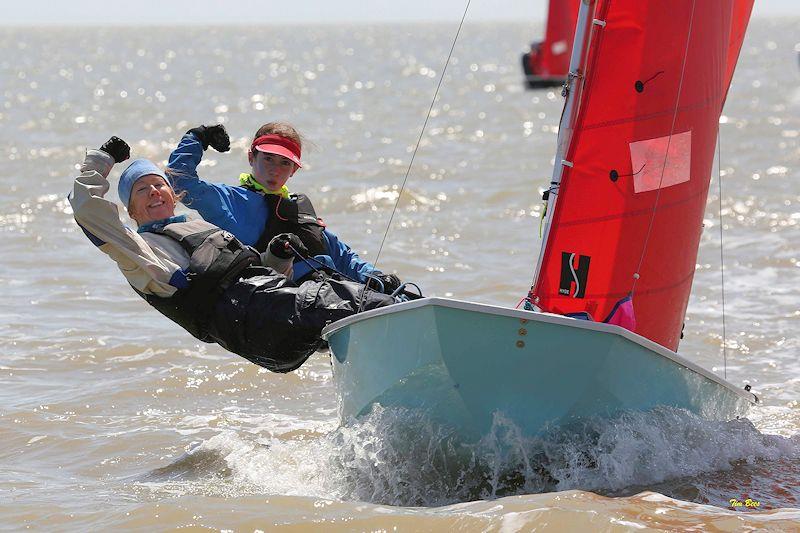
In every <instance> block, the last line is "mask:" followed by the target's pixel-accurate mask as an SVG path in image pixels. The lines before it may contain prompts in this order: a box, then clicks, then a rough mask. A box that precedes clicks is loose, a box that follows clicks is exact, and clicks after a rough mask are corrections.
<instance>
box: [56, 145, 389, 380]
mask: <svg viewBox="0 0 800 533" xmlns="http://www.w3.org/2000/svg"><path fill="white" fill-rule="evenodd" d="M129 155H130V148H129V147H128V145H127V144H126V143H125V141H123V140H121V139H119V138H117V137H112V138H111V139H109V140H108V141H107V142H106V143H105V144H103V146H102V147H100V149H99V150H88V151H87V153H86V159H85V160H84V162H83V165H82V166H81V172H80V175H79V176H78V177H77V178H75V183H74V190H73V193H72V194H71V195H70V196H69V201H70V204H71V205H72V209H73V212H74V217H75V220H76V221H77V222H78V225H79V226H80V227H81V228H82V229H83V231H84V233H86V235H87V237H89V239H90V240H91V241H92V242H93V243H94V244H95V245H96V246H98V247H99V248H100V249H101V250H102V251H103V252H105V253H106V254H108V255H109V256H110V257H111V258H112V259H113V260H114V261H115V262H116V263H117V266H118V267H119V269H120V270H121V271H122V273H123V275H124V276H125V278H126V279H127V281H128V283H130V285H131V286H132V287H133V289H134V290H135V291H136V292H137V293H138V294H139V295H140V296H142V298H144V299H145V300H146V301H147V302H148V303H149V304H151V305H152V306H153V307H155V308H156V309H157V310H158V311H160V312H161V313H163V314H164V315H166V316H167V317H168V318H170V319H171V320H173V321H175V322H176V323H178V324H179V325H180V326H182V327H183V328H184V329H186V330H187V331H188V332H189V333H191V334H192V335H194V336H195V337H196V338H198V339H200V340H202V341H204V342H216V343H217V344H219V345H221V346H223V347H224V348H225V349H227V350H229V351H231V352H234V353H236V354H238V355H241V356H242V357H245V358H246V359H248V360H250V361H252V362H254V363H256V364H258V365H261V366H264V367H266V368H268V369H269V370H272V371H274V372H289V371H292V370H294V369H296V368H298V367H299V366H300V365H302V364H303V362H305V360H306V359H307V358H308V357H309V356H310V355H311V354H312V353H313V352H314V351H315V350H316V349H317V348H319V347H320V346H321V345H322V344H323V341H322V339H321V338H320V332H321V331H322V328H323V327H325V325H327V324H329V323H331V322H334V321H336V320H339V319H341V318H344V317H346V316H349V315H352V314H354V313H355V312H356V309H358V308H359V304H360V305H361V308H362V309H374V308H377V307H383V306H386V305H389V304H392V303H394V301H395V300H394V299H393V298H391V297H390V296H386V295H383V294H379V293H376V292H374V291H365V290H364V287H363V286H362V285H360V284H357V283H352V282H342V281H335V280H327V281H307V282H305V283H303V284H302V285H300V286H297V284H295V283H294V282H292V281H291V280H290V279H287V278H286V277H285V276H284V275H282V274H279V273H278V272H276V270H275V269H274V268H283V267H282V266H281V262H282V260H285V259H286V258H291V257H292V256H293V252H292V250H293V249H294V250H298V249H299V250H300V251H302V250H303V246H302V244H301V243H300V242H299V240H298V239H297V237H296V236H292V235H287V234H282V235H278V236H276V237H275V238H274V239H273V240H272V242H271V243H270V245H269V252H268V253H265V254H263V255H262V254H259V253H258V252H257V251H255V250H253V249H252V248H250V247H249V246H245V245H244V244H242V243H241V242H240V241H239V240H238V239H236V238H235V237H234V236H233V235H231V234H230V233H228V232H227V231H225V230H222V229H220V228H219V227H217V226H214V225H213V224H210V223H208V222H206V221H204V220H190V219H187V218H186V216H185V215H180V216H176V215H175V205H176V203H177V202H178V201H179V200H180V199H181V198H180V197H179V196H178V195H176V194H175V191H174V190H173V189H172V187H171V186H170V185H169V183H168V180H167V178H166V175H165V174H164V172H162V171H161V170H160V169H159V168H158V167H157V166H156V165H154V164H153V163H152V162H150V161H148V160H145V159H137V160H136V161H134V162H133V163H131V164H130V165H129V166H128V167H127V168H126V169H125V171H124V172H123V173H122V175H121V176H120V180H119V186H118V191H119V197H120V200H121V201H122V202H123V204H125V206H126V208H127V209H128V213H129V214H130V216H131V217H132V218H133V219H134V220H135V221H136V223H137V225H138V229H137V230H136V231H134V230H132V229H131V228H129V227H127V226H126V225H125V224H124V223H123V222H122V221H121V220H120V217H119V210H118V208H117V206H116V204H114V203H113V202H110V201H108V200H106V199H105V198H104V196H105V194H106V193H107V192H108V189H109V182H108V174H109V173H110V172H111V168H112V167H113V165H114V163H120V162H122V161H124V160H126V159H128V157H129ZM284 263H285V261H284ZM362 300H363V301H362Z"/></svg>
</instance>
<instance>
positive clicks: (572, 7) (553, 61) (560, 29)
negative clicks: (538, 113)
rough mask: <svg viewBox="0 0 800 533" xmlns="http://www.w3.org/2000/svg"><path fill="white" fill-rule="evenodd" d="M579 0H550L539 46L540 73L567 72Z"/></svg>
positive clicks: (557, 73)
mask: <svg viewBox="0 0 800 533" xmlns="http://www.w3.org/2000/svg"><path fill="white" fill-rule="evenodd" d="M579 5H580V0H550V6H549V7H548V8H547V28H546V29H545V34H544V42H543V43H542V48H541V56H542V59H541V69H542V70H541V74H542V75H550V76H560V77H562V78H563V77H565V76H566V75H567V72H569V58H570V53H572V40H573V39H574V37H575V22H576V21H577V20H578V6H579Z"/></svg>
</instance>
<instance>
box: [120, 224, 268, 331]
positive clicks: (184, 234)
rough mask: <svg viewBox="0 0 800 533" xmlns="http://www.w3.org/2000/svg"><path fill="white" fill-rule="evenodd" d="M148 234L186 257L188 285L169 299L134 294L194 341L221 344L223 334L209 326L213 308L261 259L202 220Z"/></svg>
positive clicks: (235, 239) (165, 227)
mask: <svg viewBox="0 0 800 533" xmlns="http://www.w3.org/2000/svg"><path fill="white" fill-rule="evenodd" d="M151 231H152V232H153V233H159V234H161V235H166V236H167V237H170V238H172V239H174V240H175V241H177V242H178V243H179V244H180V245H181V246H182V247H183V249H184V250H186V253H187V254H189V257H190V261H189V269H188V273H187V274H186V278H187V279H188V281H189V285H188V287H186V288H183V289H178V291H176V292H175V294H173V295H172V296H171V297H168V298H163V297H159V296H155V295H152V294H144V293H143V292H140V291H138V290H137V291H136V292H137V293H138V294H139V295H140V296H141V297H142V298H144V299H145V300H146V301H147V303H149V304H150V305H152V306H153V307H155V308H156V309H157V310H158V311H159V312H160V313H161V314H163V315H164V316H166V317H167V318H169V319H170V320H172V321H173V322H176V323H177V324H178V325H180V326H181V327H183V328H184V329H185V330H186V331H188V332H189V333H191V334H192V335H193V336H194V337H196V338H197V339H200V340H201V341H203V342H220V339H219V335H220V333H224V332H217V331H216V329H217V328H213V324H211V323H210V320H211V313H212V310H213V308H214V304H215V303H216V301H217V299H218V298H219V296H220V295H221V294H222V293H223V292H224V291H225V290H226V289H227V288H228V287H229V286H230V285H231V284H232V283H235V282H236V281H237V280H238V279H239V277H240V274H241V273H242V271H243V270H245V269H246V268H248V267H250V266H252V265H260V264H261V256H260V255H259V254H258V253H257V252H256V251H255V250H253V249H252V248H250V247H249V246H245V245H244V244H242V243H241V242H240V241H239V240H238V239H237V238H236V237H234V236H233V234H231V233H229V232H227V231H225V230H222V229H220V228H218V227H216V226H213V225H212V224H209V223H208V222H205V221H203V220H192V221H188V222H175V223H172V224H167V225H166V226H164V227H163V228H155V229H153V230H151ZM134 290H135V289H134ZM223 344H224V343H223Z"/></svg>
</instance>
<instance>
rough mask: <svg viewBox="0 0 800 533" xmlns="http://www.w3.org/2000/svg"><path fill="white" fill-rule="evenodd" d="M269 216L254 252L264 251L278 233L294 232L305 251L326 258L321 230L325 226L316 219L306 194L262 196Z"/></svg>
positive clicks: (326, 251)
mask: <svg viewBox="0 0 800 533" xmlns="http://www.w3.org/2000/svg"><path fill="white" fill-rule="evenodd" d="M264 201H265V202H267V208H268V210H269V216H268V218H267V223H266V225H265V227H264V231H263V232H262V233H261V237H259V239H258V242H257V243H256V244H255V248H256V250H258V251H259V252H264V251H266V249H267V246H269V241H271V240H272V238H273V237H275V236H276V235H279V234H281V233H294V234H295V235H297V236H298V237H300V240H301V241H303V244H304V245H305V246H306V248H308V251H309V252H310V253H311V255H312V256H315V255H328V246H327V244H326V241H325V236H324V235H323V233H322V232H323V231H324V230H325V223H324V222H322V219H321V218H319V217H317V213H316V211H314V206H313V204H312V203H311V200H309V199H308V197H307V196H306V195H305V194H292V195H290V196H289V198H284V197H283V196H281V195H278V194H265V195H264Z"/></svg>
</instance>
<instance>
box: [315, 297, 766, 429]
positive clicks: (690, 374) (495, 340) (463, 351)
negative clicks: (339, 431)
mask: <svg viewBox="0 0 800 533" xmlns="http://www.w3.org/2000/svg"><path fill="white" fill-rule="evenodd" d="M323 337H325V338H326V339H327V340H328V342H329V344H330V349H331V352H332V355H333V357H332V361H333V371H334V380H335V382H336V387H337V392H338V394H339V399H340V403H339V405H340V415H341V417H342V420H343V421H345V422H346V421H347V420H349V419H351V418H354V417H358V416H360V415H362V414H364V413H366V412H368V411H369V410H370V408H371V407H372V405H373V404H375V403H379V404H381V405H383V406H384V407H390V406H401V407H406V408H413V409H423V410H425V411H426V413H427V414H428V415H429V416H430V417H431V418H432V419H434V420H437V421H440V422H442V423H444V424H447V425H450V426H452V427H454V428H456V429H457V430H458V431H459V432H460V433H461V434H462V435H463V436H464V437H465V438H467V439H474V438H479V437H480V436H482V435H484V434H486V433H487V432H488V431H489V430H490V428H491V427H492V422H493V418H494V416H495V413H501V414H502V415H503V416H505V417H506V418H507V419H510V420H511V421H513V422H514V424H516V425H517V426H518V427H519V428H520V430H521V431H522V432H523V434H525V435H528V436H533V435H536V434H539V433H541V432H542V431H543V430H544V429H545V428H547V427H548V426H550V425H561V424H565V423H568V422H570V421H574V420H576V419H579V418H584V417H597V416H613V415H614V414H615V413H619V412H621V411H624V410H639V411H644V410H649V409H652V408H654V407H657V406H670V407H676V408H682V409H686V410H688V411H691V412H692V413H695V414H697V415H700V416H702V417H704V418H708V419H712V420H727V419H732V418H735V417H737V416H742V415H744V413H745V412H746V411H747V408H748V407H749V405H750V404H751V403H752V402H753V400H754V396H753V395H752V394H750V393H747V392H745V391H744V390H740V389H737V388H736V387H733V386H732V385H731V384H729V383H727V382H726V381H724V380H722V379H721V378H719V377H717V376H715V375H714V374H712V373H710V372H708V371H707V370H705V369H702V368H700V367H698V366H696V365H694V364H693V363H691V362H689V361H687V360H685V359H683V358H681V357H680V356H678V355H677V354H676V353H674V352H671V351H670V350H667V349H666V348H663V347H661V346H659V345H657V344H655V343H653V342H650V341H649V340H647V339H645V338H643V337H640V336H639V335H636V334H634V333H632V332H630V331H627V330H625V329H622V328H619V327H617V326H611V325H608V324H598V323H593V322H587V321H582V320H575V319H570V318H566V317H562V316H557V315H551V314H546V313H535V312H530V311H520V310H514V309H506V308H500V307H495V306H489V305H480V304H473V303H469V302H459V301H456V300H449V299H442V298H426V299H423V300H417V301H414V302H408V303H404V304H399V305H396V306H392V307H389V308H385V309H378V310H374V311H370V312H367V313H362V314H359V315H356V316H353V317H350V318H348V319H345V320H342V321H339V322H337V323H334V324H332V325H331V326H328V328H326V329H325V331H324V332H323Z"/></svg>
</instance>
